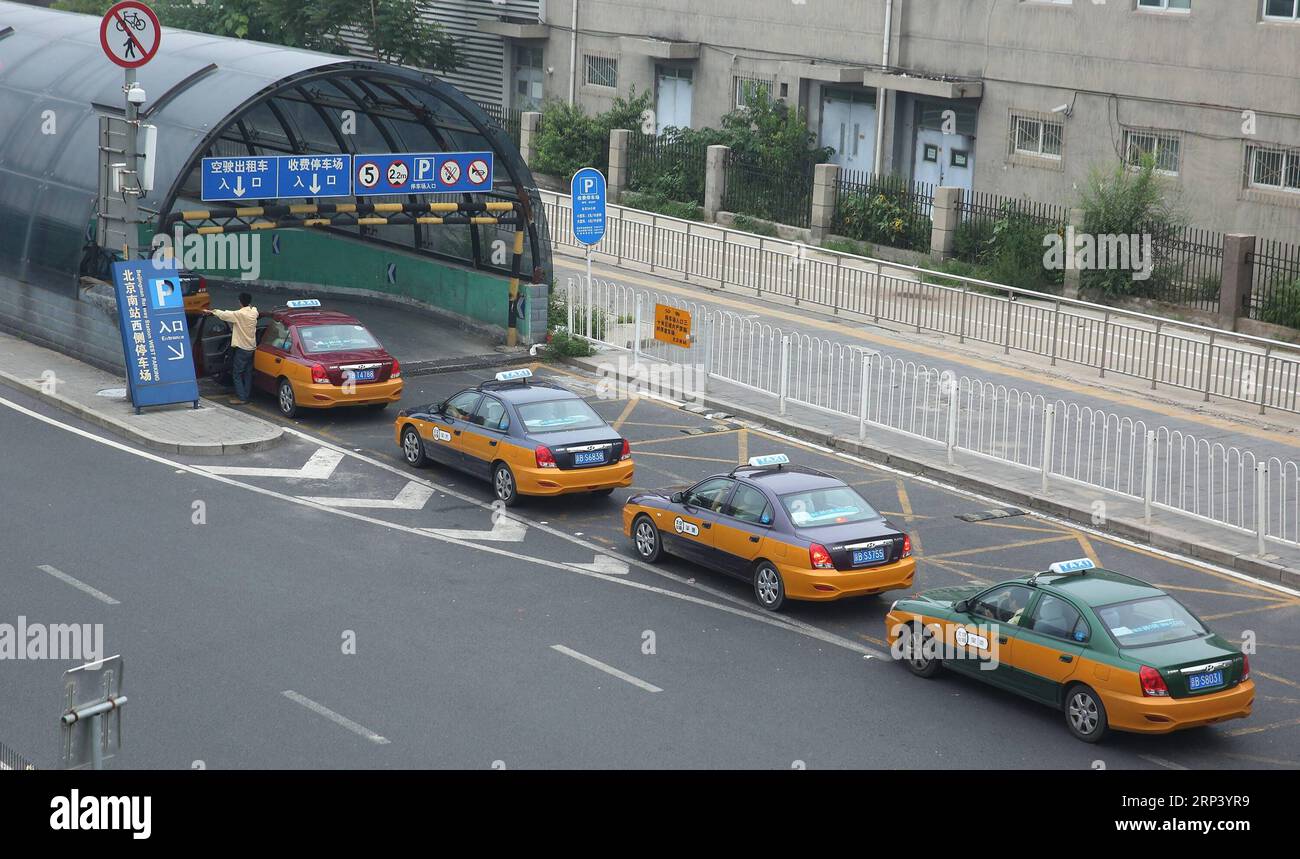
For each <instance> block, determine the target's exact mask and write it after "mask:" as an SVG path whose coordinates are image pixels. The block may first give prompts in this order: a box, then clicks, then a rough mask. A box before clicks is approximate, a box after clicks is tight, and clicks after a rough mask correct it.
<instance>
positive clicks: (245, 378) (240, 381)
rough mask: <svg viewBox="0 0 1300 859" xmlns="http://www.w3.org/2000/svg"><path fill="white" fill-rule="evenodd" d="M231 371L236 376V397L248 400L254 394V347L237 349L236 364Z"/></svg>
mask: <svg viewBox="0 0 1300 859" xmlns="http://www.w3.org/2000/svg"><path fill="white" fill-rule="evenodd" d="M231 373H232V374H233V376H234V378H235V397H236V398H237V399H241V400H248V399H249V398H250V397H251V396H252V394H253V350H252V349H238V348H236V349H235V364H234V367H233V368H232V369H231Z"/></svg>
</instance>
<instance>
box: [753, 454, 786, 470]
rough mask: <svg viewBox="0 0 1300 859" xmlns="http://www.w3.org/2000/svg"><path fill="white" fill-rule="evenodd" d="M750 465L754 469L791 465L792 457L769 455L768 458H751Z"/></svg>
mask: <svg viewBox="0 0 1300 859" xmlns="http://www.w3.org/2000/svg"><path fill="white" fill-rule="evenodd" d="M749 464H750V465H752V466H753V467H754V468H766V467H768V466H769V465H777V466H780V465H789V464H790V457H788V456H786V455H785V454H784V453H769V454H767V455H766V456H751V457H750V458H749Z"/></svg>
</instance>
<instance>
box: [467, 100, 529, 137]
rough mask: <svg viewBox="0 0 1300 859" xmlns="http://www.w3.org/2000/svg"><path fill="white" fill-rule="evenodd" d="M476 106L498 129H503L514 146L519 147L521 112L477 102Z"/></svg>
mask: <svg viewBox="0 0 1300 859" xmlns="http://www.w3.org/2000/svg"><path fill="white" fill-rule="evenodd" d="M478 106H479V107H481V108H483V112H484V113H486V114H487V115H488V118H489V119H491V120H493V121H494V122H495V123H496V124H497V127H498V128H502V129H504V130H505V132H506V134H508V135H510V139H511V140H513V141H514V142H515V146H518V145H519V125H520V116H521V115H522V113H523V111H520V110H515V109H514V108H512V107H504V106H502V105H499V104H485V103H484V102H478Z"/></svg>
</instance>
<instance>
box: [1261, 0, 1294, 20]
mask: <svg viewBox="0 0 1300 859" xmlns="http://www.w3.org/2000/svg"><path fill="white" fill-rule="evenodd" d="M1264 20H1266V21H1295V22H1300V0H1264Z"/></svg>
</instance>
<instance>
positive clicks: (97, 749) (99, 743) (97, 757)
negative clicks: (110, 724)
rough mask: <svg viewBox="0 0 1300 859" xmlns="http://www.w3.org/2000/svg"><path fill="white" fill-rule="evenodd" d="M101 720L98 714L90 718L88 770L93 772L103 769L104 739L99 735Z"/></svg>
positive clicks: (101, 728) (101, 725)
mask: <svg viewBox="0 0 1300 859" xmlns="http://www.w3.org/2000/svg"><path fill="white" fill-rule="evenodd" d="M103 718H104V716H103V715H102V714H100V713H96V714H95V715H93V716H91V717H90V768H91V769H94V770H102V769H103V768H104V738H103V735H102V734H101V733H100V732H101V731H103V729H104V725H103V723H102V722H101V721H100V720H101V719H103Z"/></svg>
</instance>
